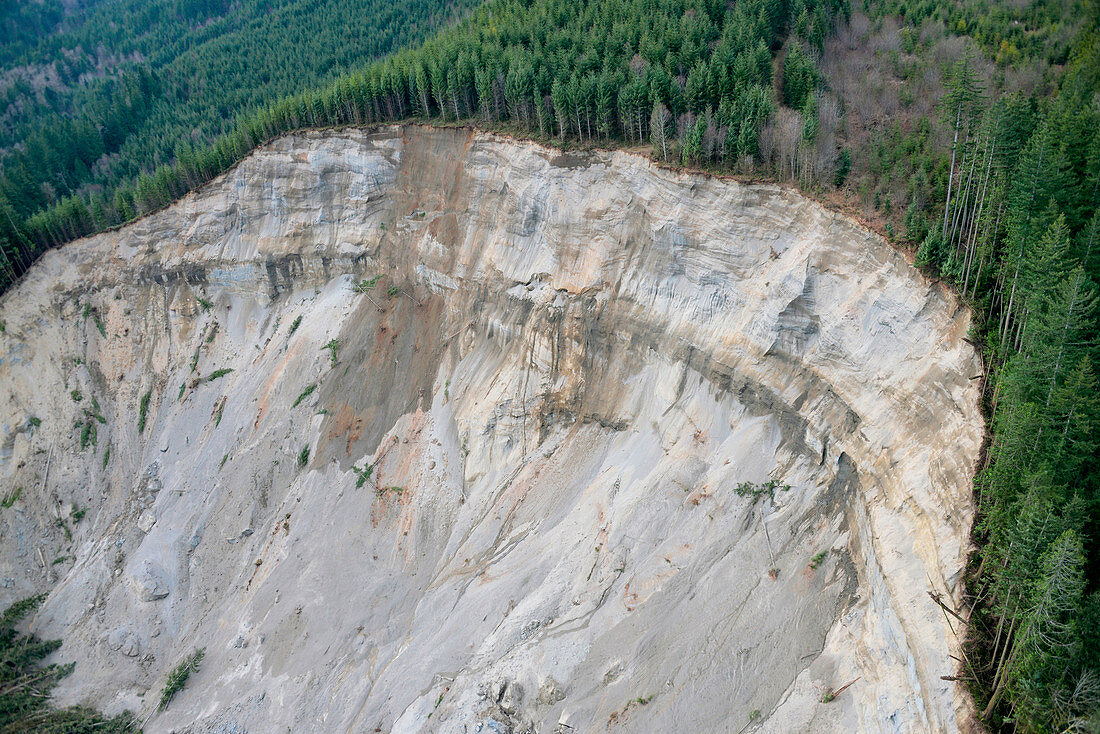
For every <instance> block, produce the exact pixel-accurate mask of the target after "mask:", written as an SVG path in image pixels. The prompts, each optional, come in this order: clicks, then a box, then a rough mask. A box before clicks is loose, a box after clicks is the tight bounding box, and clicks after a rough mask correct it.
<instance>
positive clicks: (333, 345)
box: [321, 339, 340, 367]
mask: <svg viewBox="0 0 1100 734" xmlns="http://www.w3.org/2000/svg"><path fill="white" fill-rule="evenodd" d="M321 349H327V350H328V351H329V356H331V357H332V366H333V367H335V366H336V351H337V350H338V349H340V340H339V339H329V340H328V343H327V344H325V346H323V347H321Z"/></svg>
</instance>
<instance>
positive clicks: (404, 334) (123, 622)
mask: <svg viewBox="0 0 1100 734" xmlns="http://www.w3.org/2000/svg"><path fill="white" fill-rule="evenodd" d="M375 278H377V280H373V279H375ZM372 280H373V283H372V282H371V281H372ZM0 317H2V318H3V320H4V322H5V327H6V328H5V331H4V333H3V334H0V426H2V428H3V434H2V435H0V440H2V442H3V452H2V453H0V472H2V473H3V475H4V476H5V481H6V482H8V483H10V485H11V486H13V487H14V486H20V487H22V489H23V492H22V495H21V497H20V499H18V500H17V501H16V502H15V503H14V504H13V506H12V507H11V508H8V509H5V510H3V512H0V527H2V531H3V538H4V541H3V544H2V546H0V570H2V573H3V576H4V577H5V579H6V580H5V588H4V589H3V591H4V594H5V596H6V597H8V598H9V599H10V598H15V597H17V596H22V595H26V594H28V593H30V592H32V591H36V590H42V589H48V590H50V597H49V599H48V601H47V602H46V604H45V606H44V607H43V609H42V611H41V613H40V614H39V615H38V618H37V619H36V621H35V625H36V628H37V629H38V630H40V631H41V633H42V634H44V635H48V636H64V637H65V639H66V644H65V646H64V647H63V648H62V650H61V652H60V655H61V657H62V658H63V659H65V660H76V661H78V665H77V669H76V672H75V673H74V675H73V676H72V677H71V678H70V679H68V680H67V681H66V682H65V688H64V689H63V692H62V696H63V700H66V701H69V700H72V701H76V700H88V701H91V702H94V703H96V704H98V705H100V706H102V707H105V708H106V709H107V710H108V711H113V710H115V709H119V708H125V707H128V708H133V709H136V710H140V711H142V713H150V712H151V711H152V707H153V705H154V703H155V700H156V698H157V696H158V695H159V686H160V685H162V683H163V679H164V675H165V674H166V672H167V671H168V670H170V669H171V668H172V667H173V666H174V665H175V664H176V663H177V662H178V661H179V660H180V659H181V658H183V657H184V656H185V655H186V654H187V653H189V652H190V651H191V650H192V649H194V648H196V647H206V650H207V652H206V661H205V662H204V664H203V669H202V670H201V672H200V673H198V674H196V675H195V676H194V678H193V680H192V681H190V682H189V684H188V688H187V689H185V690H184V692H182V693H181V694H179V696H178V697H177V698H176V700H174V701H173V703H172V704H171V706H170V707H169V708H168V710H167V711H166V712H164V713H162V714H159V715H156V716H155V717H153V718H152V719H151V721H150V724H149V728H150V730H153V731H161V730H164V731H167V730H170V729H173V728H174V729H177V730H179V729H181V728H185V727H190V728H189V729H188V730H191V731H237V730H249V731H252V730H256V731H260V730H272V731H273V730H275V729H277V728H286V727H290V728H291V729H292V730H294V731H309V730H316V731H322V730H323V731H344V730H350V731H364V730H366V731H370V730H379V731H391V730H392V731H416V730H425V731H462V730H464V727H465V728H467V729H468V730H470V731H474V730H475V728H476V727H478V726H479V725H480V726H481V727H482V730H484V727H490V729H492V728H493V727H496V730H498V731H506V730H510V731H516V732H518V731H524V730H527V729H531V730H536V729H537V730H538V731H592V730H598V729H601V728H603V727H610V728H616V729H617V728H623V729H627V730H638V731H657V730H661V731H718V730H727V729H732V730H734V731H736V730H737V729H738V728H740V727H741V726H742V725H744V724H747V723H749V722H750V720H751V721H752V723H753V725H754V726H759V727H760V728H761V730H771V731H792V730H805V731H826V730H852V729H857V728H858V729H870V730H887V731H894V730H899V731H904V730H913V729H916V730H939V731H947V730H954V729H956V728H957V727H958V726H959V725H960V723H961V722H962V720H963V719H964V718H965V717H967V716H968V715H969V704H968V701H967V699H966V697H965V695H964V694H963V693H962V692H961V691H959V690H957V689H956V688H955V687H954V684H953V683H950V682H946V681H944V680H942V679H941V676H945V675H952V674H953V673H954V672H955V666H954V663H953V661H952V660H951V658H950V657H949V656H950V655H951V654H952V653H957V651H958V646H959V640H958V638H957V637H956V636H955V633H954V632H953V631H952V629H951V627H950V625H949V623H948V620H946V619H945V618H944V615H943V613H942V612H941V611H940V610H939V609H938V608H937V607H936V606H935V605H934V604H933V603H932V601H931V600H930V599H929V597H928V591H934V592H937V593H942V594H945V595H946V596H948V597H950V596H951V595H953V594H956V593H957V592H958V591H959V589H958V580H959V575H960V572H961V569H962V565H963V561H964V556H965V553H966V549H967V536H968V532H969V528H970V522H971V518H972V512H973V509H972V504H971V499H970V481H971V479H972V471H973V463H974V460H975V458H976V456H977V453H978V450H979V446H980V441H981V436H982V421H981V415H980V411H979V409H978V385H977V384H976V381H974V380H971V379H970V378H972V377H973V376H975V375H977V374H979V371H980V365H979V363H978V360H977V358H976V356H975V354H974V352H973V350H972V349H971V347H970V346H969V345H968V344H967V343H966V342H965V340H964V336H965V334H966V331H967V328H968V326H969V316H968V313H967V312H966V311H965V310H964V309H961V308H960V307H959V306H958V304H957V303H956V302H955V300H954V298H953V297H952V296H951V295H950V294H949V293H947V292H946V291H944V290H943V289H942V288H940V287H938V286H935V285H930V284H929V283H928V282H927V281H925V279H923V278H922V276H921V275H920V274H919V273H917V272H916V271H915V270H913V269H912V268H911V267H910V266H909V265H908V264H907V263H906V262H905V260H904V258H903V257H902V256H901V255H899V254H898V253H896V252H894V251H893V250H892V249H891V248H890V247H888V246H887V245H886V244H885V243H883V242H882V241H881V240H880V239H879V238H877V237H876V236H874V235H872V234H870V233H868V232H866V231H864V230H862V229H861V228H859V227H858V226H857V225H855V224H854V223H853V222H851V221H849V220H848V219H846V218H844V217H842V216H839V215H837V214H834V213H830V212H828V211H826V210H824V209H822V208H821V207H820V206H818V205H816V204H814V203H812V202H810V201H808V200H806V199H804V198H802V197H801V196H799V195H797V194H795V193H792V192H790V191H786V190H783V189H780V188H777V187H770V186H745V185H741V184H737V183H733V182H727V181H720V180H715V179H711V178H706V177H702V176H695V175H689V174H683V173H675V172H670V171H666V170H661V169H658V168H657V167H655V166H654V165H652V164H651V163H650V162H648V161H647V160H645V159H643V158H640V157H636V156H631V155H628V154H623V153H604V154H585V155H574V154H570V155H568V156H565V155H562V154H560V153H559V152H556V151H552V150H548V149H545V148H542V147H539V146H537V145H533V144H521V143H516V142H512V141H508V140H503V139H500V138H495V137H492V136H487V135H480V134H475V133H473V132H471V131H468V130H436V129H430V128H423V127H415V126H412V127H401V128H392V129H385V130H381V131H375V132H365V131H342V132H333V133H326V134H320V133H309V134H302V135H294V136H288V137H285V138H282V139H280V140H277V141H275V142H274V143H272V144H271V145H269V146H267V147H265V148H263V149H261V150H259V151H257V152H256V153H255V154H253V155H252V156H251V157H249V158H247V159H246V160H245V161H243V162H242V163H241V164H240V165H239V166H237V167H236V168H235V169H233V170H232V171H230V172H229V173H227V174H226V175H224V176H223V177H221V178H219V179H218V180H216V181H215V182H213V183H211V184H210V185H209V186H207V187H205V188H204V189H202V190H201V191H199V192H197V193H195V194H192V195H190V196H188V197H187V198H185V199H184V200H183V201H181V202H179V203H178V204H176V205H174V206H172V207H170V208H169V209H167V210H165V211H162V212H159V213H157V214H154V215H152V216H150V217H147V218H145V219H142V220H140V221H138V222H136V223H134V224H133V225H130V226H128V227H126V228H124V229H122V230H119V231H117V232H111V233H107V234H103V235H99V236H97V237H93V238H89V239H86V240H82V241H80V242H77V243H74V244H72V245H69V246H66V247H65V248H63V249H61V250H58V251H54V252H52V253H50V254H49V255H47V256H46V257H44V258H43V260H42V261H41V262H40V263H39V264H38V265H37V266H36V267H35V268H34V270H33V271H32V272H31V273H30V274H29V275H28V277H27V278H26V279H25V280H24V281H23V283H22V284H21V285H20V286H19V287H18V288H16V289H14V290H13V291H11V292H10V293H8V294H7V295H6V296H4V298H3V301H2V302H0ZM77 392H79V394H80V399H79V400H78V399H76V397H75V394H76V393H77ZM143 403H144V404H145V405H146V407H145V409H144V415H145V418H144V420H143V419H142V413H143V409H142V404H143ZM32 417H34V418H35V419H36V420H37V421H38V423H37V424H36V423H35V422H32V420H31V418H32ZM89 424H91V425H93V427H94V429H95V432H94V439H93V437H92V436H91V435H90V431H88V430H86V428H85V426H87V425H89ZM82 444H83V446H82ZM108 451H109V453H108ZM368 467H369V471H368ZM769 482H770V483H769ZM80 511H84V512H85V513H86V514H84V515H82V516H81V517H80V519H75V515H74V513H77V512H80ZM69 536H71V541H70V540H69ZM39 547H41V548H42V549H43V551H42V553H41V554H39V553H38V548H39ZM40 556H41V557H40ZM64 556H70V558H68V559H66V560H62V561H60V562H58V563H53V561H54V559H55V558H60V557H64ZM857 677H858V678H859V681H858V682H857V683H856V684H854V685H853V686H851V687H849V688H848V689H846V690H845V691H844V693H843V694H842V695H841V696H839V697H837V698H836V700H833V701H831V702H829V703H822V699H823V698H828V696H827V695H826V694H827V693H828V692H829V691H831V690H834V689H836V688H839V687H840V686H842V685H843V684H844V683H847V682H848V681H849V680H852V679H855V678H857ZM492 722H496V723H495V724H494V723H492Z"/></svg>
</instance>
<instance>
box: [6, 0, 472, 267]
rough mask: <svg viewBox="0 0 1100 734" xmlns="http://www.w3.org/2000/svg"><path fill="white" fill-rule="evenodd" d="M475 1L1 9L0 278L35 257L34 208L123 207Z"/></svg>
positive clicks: (224, 0)
mask: <svg viewBox="0 0 1100 734" xmlns="http://www.w3.org/2000/svg"><path fill="white" fill-rule="evenodd" d="M475 4H476V3H475V0H459V1H458V2H443V0H399V1H396V2H392V1H391V2H387V1H385V0H278V1H274V0H237V1H235V2H230V1H229V0H155V1H153V2H150V1H149V0H83V2H82V3H81V2H77V3H74V2H70V1H68V0H65V1H63V0H42V2H26V3H24V2H17V3H3V4H2V7H0V165H2V170H0V210H3V214H2V215H0V222H3V228H4V230H3V233H2V234H0V237H3V238H5V243H4V244H3V249H4V250H5V253H6V254H7V255H8V261H6V262H3V263H0V271H3V273H4V275H3V276H0V277H3V278H4V279H10V278H11V277H12V276H13V275H15V274H18V273H19V272H21V271H22V269H23V268H24V267H26V265H27V264H28V263H29V261H30V260H31V259H33V254H32V253H33V252H35V250H34V248H32V247H31V246H30V245H29V243H28V242H27V240H26V239H25V235H26V233H27V231H28V230H27V227H26V226H25V225H24V224H23V223H24V222H25V221H26V220H27V219H28V218H29V217H30V216H32V215H33V214H34V213H35V212H38V211H40V210H43V209H47V208H49V207H59V208H65V207H66V206H69V207H71V206H72V197H77V198H80V199H82V200H85V201H88V202H89V203H92V204H93V205H94V204H95V203H96V202H99V201H106V200H108V199H110V200H112V201H113V197H114V192H115V191H116V190H118V189H120V187H121V188H125V185H126V184H127V183H128V182H131V181H133V179H134V177H135V176H137V175H138V174H140V173H141V172H143V171H149V170H153V169H154V168H156V167H157V166H159V165H162V164H166V163H170V162H172V161H173V160H176V159H177V158H178V157H179V156H180V155H181V154H183V155H185V154H186V152H187V151H188V150H190V149H191V148H192V147H194V146H198V147H203V146H205V145H208V144H209V143H211V142H212V141H213V140H215V139H216V138H217V137H218V136H219V135H221V134H223V133H225V132H227V131H228V130H230V129H231V128H232V126H233V124H234V122H235V120H236V118H237V117H238V116H239V115H241V114H243V113H245V112H247V111H248V110H251V109H254V108H256V107H258V106H262V105H265V104H268V103H270V102H272V101H274V100H277V99H279V98H282V97H285V96H286V95H289V94H293V93H297V92H301V91H304V90H308V89H312V88H314V87H315V86H317V85H322V84H326V83H328V82H330V81H331V80H332V79H334V78H336V77H338V76H339V75H340V74H342V73H345V72H347V71H349V70H351V69H355V68H361V67H362V66H364V65H365V64H366V63H368V62H370V61H371V60H372V59H375V58H377V57H379V56H382V55H384V54H386V53H389V52H391V51H394V50H396V49H398V48H402V47H405V46H408V45H409V44H412V43H415V42H417V41H419V40H422V39H423V38H425V37H426V36H427V35H428V34H429V33H430V32H431V31H432V30H433V29H435V28H437V27H439V26H441V25H444V24H447V23H448V22H450V21H453V20H456V19H458V18H460V17H462V16H463V15H465V14H467V13H468V12H469V9H470V8H471V7H473V6H474V5H475ZM123 214H128V212H125V211H124V212H123ZM125 218H128V216H123V219H125ZM104 221H106V220H104Z"/></svg>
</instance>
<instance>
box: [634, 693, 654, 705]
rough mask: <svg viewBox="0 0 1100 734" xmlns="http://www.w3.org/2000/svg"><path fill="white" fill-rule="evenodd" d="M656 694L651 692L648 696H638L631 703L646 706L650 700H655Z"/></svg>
mask: <svg viewBox="0 0 1100 734" xmlns="http://www.w3.org/2000/svg"><path fill="white" fill-rule="evenodd" d="M654 695H655V694H653V693H651V694H649V695H648V696H639V697H638V698H635V699H634V700H633V701H631V703H636V704H638V705H639V706H646V705H648V704H649V702H650V701H652V700H653V696H654Z"/></svg>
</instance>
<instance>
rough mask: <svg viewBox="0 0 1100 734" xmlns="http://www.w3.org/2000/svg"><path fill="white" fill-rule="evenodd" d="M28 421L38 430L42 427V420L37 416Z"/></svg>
mask: <svg viewBox="0 0 1100 734" xmlns="http://www.w3.org/2000/svg"><path fill="white" fill-rule="evenodd" d="M28 420H30V422H31V425H32V426H34V427H35V428H38V427H39V426H40V425H42V419H41V418H39V417H38V416H36V415H32V416H31V417H30V418H29V419H28Z"/></svg>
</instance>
